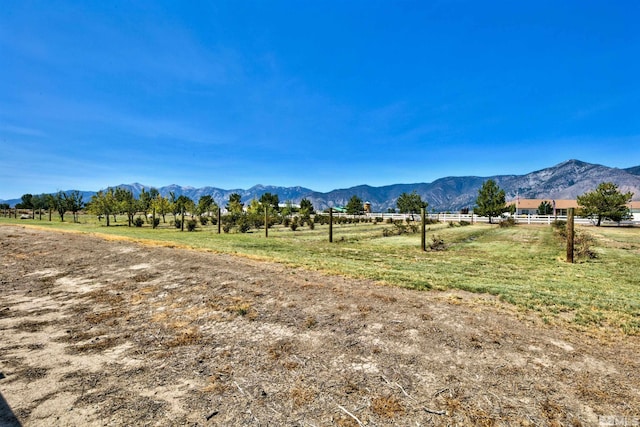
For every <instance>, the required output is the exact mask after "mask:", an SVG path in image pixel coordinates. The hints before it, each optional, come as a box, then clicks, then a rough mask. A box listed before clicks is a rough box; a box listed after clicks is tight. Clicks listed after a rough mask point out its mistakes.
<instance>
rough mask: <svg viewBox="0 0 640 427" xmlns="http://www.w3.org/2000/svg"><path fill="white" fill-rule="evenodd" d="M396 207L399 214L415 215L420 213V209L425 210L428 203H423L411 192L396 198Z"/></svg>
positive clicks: (418, 196)
mask: <svg viewBox="0 0 640 427" xmlns="http://www.w3.org/2000/svg"><path fill="white" fill-rule="evenodd" d="M396 205H397V206H398V211H400V213H409V214H417V213H420V210H421V209H426V208H427V206H429V203H427V202H425V201H423V200H422V197H420V195H419V194H418V193H416V192H415V191H413V192H411V194H408V193H402V194H401V195H400V196H399V197H398V201H397V203H396Z"/></svg>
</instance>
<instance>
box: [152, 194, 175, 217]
mask: <svg viewBox="0 0 640 427" xmlns="http://www.w3.org/2000/svg"><path fill="white" fill-rule="evenodd" d="M151 206H152V207H153V208H155V210H156V212H157V213H158V215H160V216H162V222H163V223H166V222H167V219H166V215H167V214H168V213H169V212H171V203H170V202H169V199H168V198H166V197H162V196H161V195H160V194H158V195H157V196H156V198H155V199H153V201H152V202H151Z"/></svg>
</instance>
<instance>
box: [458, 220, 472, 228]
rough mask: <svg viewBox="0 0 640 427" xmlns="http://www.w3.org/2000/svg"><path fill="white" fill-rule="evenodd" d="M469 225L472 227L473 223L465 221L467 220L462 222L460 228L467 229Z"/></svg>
mask: <svg viewBox="0 0 640 427" xmlns="http://www.w3.org/2000/svg"><path fill="white" fill-rule="evenodd" d="M467 225H471V223H470V222H469V221H465V220H462V221H460V226H461V227H466V226H467Z"/></svg>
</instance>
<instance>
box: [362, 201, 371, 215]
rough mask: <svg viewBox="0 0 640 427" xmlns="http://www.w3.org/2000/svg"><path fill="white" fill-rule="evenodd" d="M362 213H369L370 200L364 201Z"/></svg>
mask: <svg viewBox="0 0 640 427" xmlns="http://www.w3.org/2000/svg"><path fill="white" fill-rule="evenodd" d="M364 213H368V214H370V213H371V202H364Z"/></svg>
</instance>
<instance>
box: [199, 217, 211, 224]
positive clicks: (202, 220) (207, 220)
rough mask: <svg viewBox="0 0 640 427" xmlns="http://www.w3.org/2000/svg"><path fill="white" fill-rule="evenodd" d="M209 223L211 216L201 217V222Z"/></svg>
mask: <svg viewBox="0 0 640 427" xmlns="http://www.w3.org/2000/svg"><path fill="white" fill-rule="evenodd" d="M208 223H209V218H207V217H206V216H201V217H200V224H202V225H203V226H204V225H207V224H208Z"/></svg>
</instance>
